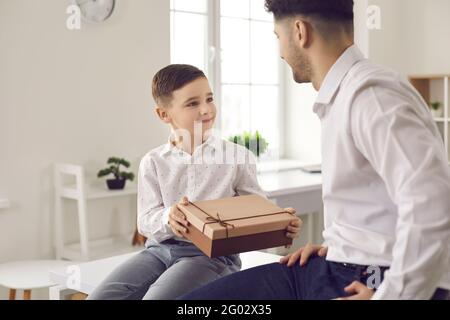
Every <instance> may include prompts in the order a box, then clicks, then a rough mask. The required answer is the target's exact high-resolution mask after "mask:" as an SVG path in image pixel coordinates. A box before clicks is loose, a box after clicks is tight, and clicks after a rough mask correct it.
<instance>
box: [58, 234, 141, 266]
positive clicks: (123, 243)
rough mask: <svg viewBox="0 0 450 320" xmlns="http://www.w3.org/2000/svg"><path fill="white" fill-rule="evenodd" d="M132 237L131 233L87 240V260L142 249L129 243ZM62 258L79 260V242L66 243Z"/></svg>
mask: <svg viewBox="0 0 450 320" xmlns="http://www.w3.org/2000/svg"><path fill="white" fill-rule="evenodd" d="M132 238H133V235H125V236H119V237H110V238H103V239H97V240H91V241H89V258H90V259H89V260H97V259H103V258H108V257H111V256H115V255H120V254H125V253H130V252H136V251H140V250H142V249H143V247H140V246H134V247H133V246H132V245H131V241H132ZM62 258H65V259H68V260H72V261H81V260H82V259H81V248H80V243H72V244H66V245H65V248H64V250H63V252H62Z"/></svg>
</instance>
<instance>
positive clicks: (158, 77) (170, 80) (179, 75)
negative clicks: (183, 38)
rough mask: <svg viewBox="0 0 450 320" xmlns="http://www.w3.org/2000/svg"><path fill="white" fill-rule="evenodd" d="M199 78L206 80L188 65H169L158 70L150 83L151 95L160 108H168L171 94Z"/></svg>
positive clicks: (203, 75)
mask: <svg viewBox="0 0 450 320" xmlns="http://www.w3.org/2000/svg"><path fill="white" fill-rule="evenodd" d="M199 78H206V76H205V74H204V73H203V71H202V70H200V69H198V68H196V67H194V66H191V65H188V64H171V65H168V66H167V67H165V68H163V69H161V70H159V71H158V72H157V73H156V74H155V76H154V77H153V81H152V95H153V99H155V102H156V103H157V104H158V105H160V106H168V105H169V104H170V102H171V100H172V93H173V92H174V91H175V90H178V89H181V88H183V87H184V86H185V85H187V84H189V83H191V82H192V81H194V80H197V79H199Z"/></svg>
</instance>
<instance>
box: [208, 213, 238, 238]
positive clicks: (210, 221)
mask: <svg viewBox="0 0 450 320" xmlns="http://www.w3.org/2000/svg"><path fill="white" fill-rule="evenodd" d="M206 221H208V222H205V223H204V224H203V230H202V233H205V227H206V225H207V224H211V223H218V224H220V225H221V226H222V227H224V228H225V232H226V234H227V238H228V227H229V226H230V227H232V228H234V225H233V224H231V223H228V222H226V221H224V220H222V219H221V218H220V215H219V213H218V212H217V218H214V217H212V216H210V215H208V217H207V218H206Z"/></svg>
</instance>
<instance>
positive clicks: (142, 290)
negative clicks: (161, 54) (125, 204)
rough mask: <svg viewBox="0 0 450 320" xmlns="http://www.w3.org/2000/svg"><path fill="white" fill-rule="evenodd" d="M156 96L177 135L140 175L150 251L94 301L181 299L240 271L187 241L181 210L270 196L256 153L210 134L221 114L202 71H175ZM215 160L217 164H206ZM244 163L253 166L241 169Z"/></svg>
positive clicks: (158, 82)
mask: <svg viewBox="0 0 450 320" xmlns="http://www.w3.org/2000/svg"><path fill="white" fill-rule="evenodd" d="M152 93H153V98H154V99H155V102H156V104H157V107H156V113H157V115H158V117H159V118H160V119H161V120H162V121H163V122H164V123H166V124H168V125H170V127H171V129H172V134H171V136H170V137H169V142H168V143H167V144H165V145H162V146H160V147H158V148H156V149H154V150H152V151H150V152H149V153H147V154H146V155H145V156H144V158H143V159H142V161H141V164H140V167H139V177H138V230H139V232H140V233H141V234H143V235H144V236H146V237H147V238H149V240H148V241H147V243H146V249H144V250H143V251H141V252H140V253H138V254H137V255H136V256H134V257H133V258H131V259H130V260H129V261H127V262H125V263H124V264H123V265H121V266H119V267H118V268H117V269H116V270H115V271H114V272H113V273H112V274H111V275H109V276H108V277H107V279H106V280H105V281H104V282H103V283H102V284H100V286H99V287H98V288H96V289H95V290H94V292H93V293H92V294H91V295H90V296H89V299H142V298H144V299H152V300H155V299H174V298H176V297H178V296H180V295H182V294H184V293H187V292H189V291H191V290H193V289H195V288H197V287H200V286H202V285H204V284H206V283H209V282H211V281H212V280H215V279H218V278H220V277H222V276H224V275H227V274H231V273H233V272H236V271H238V270H239V269H240V266H241V263H240V260H239V256H238V255H231V256H223V257H218V258H213V259H211V258H208V257H207V256H205V255H204V254H203V253H202V252H201V251H200V250H199V249H197V248H196V247H195V246H194V245H193V244H192V243H191V242H190V241H189V240H187V239H186V238H185V237H184V235H185V234H186V233H187V232H188V230H187V228H186V227H187V226H188V222H187V220H186V218H185V216H184V215H183V214H182V213H181V211H179V210H178V208H177V204H178V205H186V204H187V203H188V201H189V200H190V201H192V202H195V201H199V200H212V199H219V198H225V197H232V196H237V195H241V194H249V193H252V194H258V195H261V196H264V193H263V191H262V190H261V188H260V187H259V185H258V182H257V179H256V166H255V162H254V160H253V158H252V155H251V153H250V152H249V151H248V150H247V149H246V148H244V147H241V146H238V145H235V144H232V143H231V142H228V141H224V140H221V139H219V138H217V137H215V136H214V135H212V134H211V131H212V128H213V124H214V120H215V118H216V114H217V113H216V107H215V105H214V98H213V94H212V91H211V89H210V86H209V83H208V80H207V79H206V76H205V75H204V73H203V72H202V71H201V70H199V69H197V68H195V67H193V66H190V65H170V66H168V67H166V68H164V69H162V70H160V71H159V72H158V73H157V74H156V75H155V77H154V78H153V84H152ZM230 150H236V151H237V155H236V154H234V153H232V154H230V152H229V151H230ZM208 155H209V156H212V157H213V158H214V160H215V161H214V163H210V162H208V163H206V161H205V157H207V156H208ZM225 155H226V161H225V162H224V163H223V159H224V157H225ZM239 156H241V157H240V158H239V159H240V160H242V158H245V159H247V158H248V159H249V160H247V161H245V162H244V163H242V161H239V159H238V157H239ZM242 156H243V157H242ZM210 160H211V159H210ZM252 160H253V161H252ZM180 199H181V200H180ZM188 199H189V200H188ZM286 211H289V212H291V213H295V210H294V209H292V208H287V209H286ZM300 226H301V221H300V219H297V220H296V221H293V222H292V223H291V225H290V226H288V227H287V230H286V236H287V237H290V238H295V237H297V236H298V233H299V231H300Z"/></svg>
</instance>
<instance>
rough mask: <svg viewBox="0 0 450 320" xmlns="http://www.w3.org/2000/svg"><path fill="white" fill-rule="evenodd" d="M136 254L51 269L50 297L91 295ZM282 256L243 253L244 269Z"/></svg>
mask: <svg viewBox="0 0 450 320" xmlns="http://www.w3.org/2000/svg"><path fill="white" fill-rule="evenodd" d="M135 254H136V253H128V254H124V255H120V256H114V257H110V258H106V259H101V260H95V261H90V262H85V263H81V264H73V265H70V266H68V267H65V268H58V269H54V270H52V271H50V280H51V281H53V282H54V283H56V285H55V286H52V287H50V299H51V300H63V299H65V297H66V296H67V295H70V294H73V293H77V292H79V293H84V294H86V295H89V294H90V293H91V292H92V291H93V290H94V288H95V287H96V286H98V285H99V284H100V283H101V282H102V281H103V280H104V279H105V278H106V276H107V275H108V274H109V273H111V271H113V270H114V269H115V268H116V267H117V266H118V265H120V264H121V263H122V262H124V261H125V260H127V259H129V258H130V257H132V256H133V255H135ZM280 258H281V256H279V255H275V254H271V253H265V252H261V251H251V252H245V253H241V260H242V270H245V269H249V268H252V267H256V266H259V265H263V264H268V263H272V262H278V261H279V260H280Z"/></svg>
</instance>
